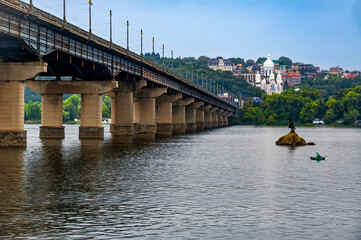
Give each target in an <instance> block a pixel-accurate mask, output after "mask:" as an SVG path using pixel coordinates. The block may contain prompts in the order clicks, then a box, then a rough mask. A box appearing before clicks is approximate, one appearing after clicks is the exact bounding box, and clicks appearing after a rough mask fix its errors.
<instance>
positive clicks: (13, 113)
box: [0, 62, 47, 147]
mask: <svg viewBox="0 0 361 240" xmlns="http://www.w3.org/2000/svg"><path fill="white" fill-rule="evenodd" d="M46 71H47V64H46V63H42V62H29V63H2V62H1V63H0V147H3V146H14V147H19V146H20V147H24V146H26V131H25V130H24V83H25V80H26V79H29V78H32V77H34V76H35V75H36V74H38V73H40V72H46Z"/></svg>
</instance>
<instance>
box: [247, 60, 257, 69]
mask: <svg viewBox="0 0 361 240" xmlns="http://www.w3.org/2000/svg"><path fill="white" fill-rule="evenodd" d="M254 64H255V63H254V60H252V59H248V60H247V61H246V67H250V66H253V65H254Z"/></svg>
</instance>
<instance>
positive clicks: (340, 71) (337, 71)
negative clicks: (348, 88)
mask: <svg viewBox="0 0 361 240" xmlns="http://www.w3.org/2000/svg"><path fill="white" fill-rule="evenodd" d="M330 74H333V75H337V76H339V77H341V76H342V75H343V69H342V68H340V67H331V68H330Z"/></svg>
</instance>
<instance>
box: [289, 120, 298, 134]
mask: <svg viewBox="0 0 361 240" xmlns="http://www.w3.org/2000/svg"><path fill="white" fill-rule="evenodd" d="M288 127H289V128H291V132H290V133H295V130H296V126H295V123H294V122H293V121H292V119H291V118H290V117H288Z"/></svg>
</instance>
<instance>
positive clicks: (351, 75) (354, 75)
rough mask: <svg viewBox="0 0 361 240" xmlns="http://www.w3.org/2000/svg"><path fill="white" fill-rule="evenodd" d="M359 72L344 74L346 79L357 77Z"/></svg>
mask: <svg viewBox="0 0 361 240" xmlns="http://www.w3.org/2000/svg"><path fill="white" fill-rule="evenodd" d="M358 75H359V74H358V73H349V74H347V75H346V79H353V78H355V77H357V76H358Z"/></svg>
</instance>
